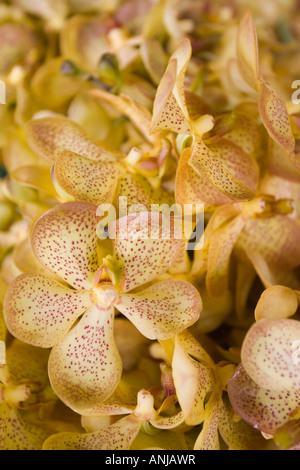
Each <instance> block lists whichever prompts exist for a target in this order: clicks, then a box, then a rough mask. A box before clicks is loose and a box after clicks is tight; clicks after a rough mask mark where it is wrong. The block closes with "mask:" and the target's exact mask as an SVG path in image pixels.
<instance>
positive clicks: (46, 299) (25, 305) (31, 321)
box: [4, 274, 92, 348]
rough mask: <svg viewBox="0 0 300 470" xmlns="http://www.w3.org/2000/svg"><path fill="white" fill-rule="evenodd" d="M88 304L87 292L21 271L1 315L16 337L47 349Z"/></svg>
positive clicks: (6, 299)
mask: <svg viewBox="0 0 300 470" xmlns="http://www.w3.org/2000/svg"><path fill="white" fill-rule="evenodd" d="M91 304H92V299H91V297H90V293H89V292H88V291H74V290H71V289H69V288H66V287H64V286H62V285H61V284H60V283H58V282H57V281H55V280H53V279H50V278H47V277H45V276H40V275H36V274H21V275H20V276H18V277H17V278H16V279H15V280H14V281H13V282H12V283H11V284H10V286H9V288H8V291H7V294H6V297H5V303H4V318H5V322H6V324H7V328H8V329H9V331H10V332H11V333H12V334H13V335H14V336H15V337H16V338H19V339H21V340H22V341H25V342H27V343H30V344H32V345H34V346H41V347H44V348H49V347H52V346H53V345H54V344H56V343H57V342H58V341H59V340H60V339H61V338H62V337H63V336H64V335H65V334H66V333H67V332H68V330H69V329H70V328H71V326H72V324H73V323H74V322H75V320H76V319H77V318H78V317H79V316H80V315H82V313H84V312H85V311H86V310H87V309H88V308H89V306H90V305H91Z"/></svg>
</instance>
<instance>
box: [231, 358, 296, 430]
mask: <svg viewBox="0 0 300 470" xmlns="http://www.w3.org/2000/svg"><path fill="white" fill-rule="evenodd" d="M227 390H228V395H229V399H230V402H231V405H232V406H233V408H234V410H235V412H236V413H237V414H238V415H239V416H240V417H241V418H242V419H243V420H244V421H246V422H247V423H249V424H250V425H251V426H253V427H255V428H257V429H259V430H261V431H263V432H265V433H268V434H271V435H274V434H275V432H276V430H277V429H278V428H280V427H281V426H282V425H283V424H285V423H287V422H288V421H289V419H290V415H291V414H292V412H293V411H295V410H297V409H298V408H299V406H300V392H299V389H298V390H296V391H292V390H270V389H267V388H263V387H260V386H259V385H257V384H256V383H255V382H254V381H253V380H252V379H251V377H250V376H249V375H248V374H247V372H246V371H245V369H244V367H243V366H239V367H238V368H237V370H236V372H235V374H234V375H233V377H232V378H231V379H230V380H229V382H228V386H227Z"/></svg>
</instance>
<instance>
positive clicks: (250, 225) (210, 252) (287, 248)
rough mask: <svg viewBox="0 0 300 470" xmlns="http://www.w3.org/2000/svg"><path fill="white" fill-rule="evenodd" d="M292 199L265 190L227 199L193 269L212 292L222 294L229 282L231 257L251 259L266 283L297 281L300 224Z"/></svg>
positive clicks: (211, 222)
mask: <svg viewBox="0 0 300 470" xmlns="http://www.w3.org/2000/svg"><path fill="white" fill-rule="evenodd" d="M292 212H293V205H292V201H291V200H289V199H282V200H280V199H279V200H276V199H275V198H274V197H273V196H269V195H263V194H262V195H261V196H258V197H257V198H255V199H253V200H252V201H249V202H245V203H239V204H225V205H223V206H221V207H220V208H218V209H217V210H216V211H215V212H214V214H213V216H212V217H211V219H210V220H209V223H208V224H207V226H206V228H205V231H204V234H203V238H202V240H201V243H202V242H203V245H202V248H201V249H200V250H196V251H195V259H194V264H193V267H192V273H193V274H194V275H195V276H196V275H198V276H204V275H205V282H206V286H207V289H208V292H209V293H210V294H211V295H215V296H216V295H221V294H222V292H224V290H225V289H226V286H227V287H228V280H229V272H230V259H231V255H232V254H233V252H234V254H235V255H236V256H237V257H238V259H239V260H241V263H247V262H248V264H250V263H249V260H250V262H251V263H252V265H253V266H254V268H255V270H256V272H257V274H258V275H259V277H260V278H261V279H262V281H263V282H264V283H265V285H266V286H270V285H273V284H281V282H280V280H282V282H283V281H284V279H285V282H286V283H290V284H291V285H290V287H294V286H295V283H296V284H297V281H296V278H295V277H293V275H292V272H293V270H294V269H295V268H296V267H297V266H298V265H299V261H300V252H299V244H298V241H297V240H298V238H299V223H298V220H297V219H294V218H292V217H291V216H290V214H291V213H292Z"/></svg>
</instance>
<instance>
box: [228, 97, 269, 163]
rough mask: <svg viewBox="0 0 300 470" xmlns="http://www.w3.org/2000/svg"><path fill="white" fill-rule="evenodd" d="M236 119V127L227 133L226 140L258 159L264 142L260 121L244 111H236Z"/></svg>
mask: <svg viewBox="0 0 300 470" xmlns="http://www.w3.org/2000/svg"><path fill="white" fill-rule="evenodd" d="M255 106H256V105H255ZM234 118H235V121H234V126H233V128H232V129H230V131H229V132H227V133H226V135H225V138H226V140H230V141H231V142H233V143H234V144H236V145H237V146H238V147H240V149H242V150H243V151H244V152H245V153H246V154H248V155H252V156H253V157H254V158H257V156H258V155H259V153H260V151H261V147H262V141H263V137H262V132H261V127H260V125H259V121H258V119H257V118H256V117H255V116H253V115H251V114H249V113H248V112H247V111H244V112H243V110H234Z"/></svg>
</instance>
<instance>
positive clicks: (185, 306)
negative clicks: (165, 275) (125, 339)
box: [114, 279, 202, 340]
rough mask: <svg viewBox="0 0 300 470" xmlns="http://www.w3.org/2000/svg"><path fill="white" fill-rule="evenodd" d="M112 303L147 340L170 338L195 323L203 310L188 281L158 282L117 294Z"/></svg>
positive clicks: (196, 294) (198, 297)
mask: <svg viewBox="0 0 300 470" xmlns="http://www.w3.org/2000/svg"><path fill="white" fill-rule="evenodd" d="M114 306H115V307H116V308H117V309H118V310H119V311H120V312H121V313H123V315H125V316H126V317H127V318H128V319H129V320H130V321H131V322H132V323H133V324H134V325H135V326H136V328H137V329H138V330H139V331H140V332H141V333H142V334H143V335H144V336H146V338H149V339H162V340H164V339H169V338H172V337H173V336H175V335H176V334H177V333H180V332H181V331H183V330H184V329H185V328H188V327H189V326H191V325H192V324H193V323H195V322H196V321H197V320H198V318H199V314H200V312H201V310H202V301H201V297H200V295H199V293H198V291H197V289H196V288H195V287H194V286H193V285H192V284H190V283H189V282H187V281H181V280H177V279H176V280H167V281H161V282H158V283H156V284H154V285H151V286H150V287H148V288H146V289H143V290H141V291H140V292H138V293H136V294H130V293H125V294H120V295H119V299H118V301H117V302H115V303H114Z"/></svg>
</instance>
